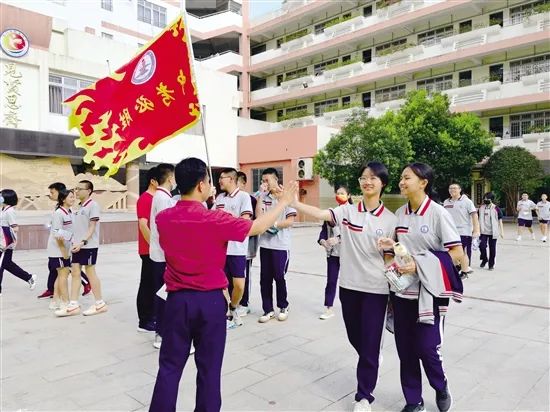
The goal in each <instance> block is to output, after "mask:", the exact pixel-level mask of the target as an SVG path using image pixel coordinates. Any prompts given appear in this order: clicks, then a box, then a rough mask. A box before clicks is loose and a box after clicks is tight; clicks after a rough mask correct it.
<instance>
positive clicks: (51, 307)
mask: <svg viewBox="0 0 550 412" xmlns="http://www.w3.org/2000/svg"><path fill="white" fill-rule="evenodd" d="M59 308H60V307H59V302H58V301H56V300H53V299H52V301H51V302H50V304H49V306H48V309H49V310H58V309H59Z"/></svg>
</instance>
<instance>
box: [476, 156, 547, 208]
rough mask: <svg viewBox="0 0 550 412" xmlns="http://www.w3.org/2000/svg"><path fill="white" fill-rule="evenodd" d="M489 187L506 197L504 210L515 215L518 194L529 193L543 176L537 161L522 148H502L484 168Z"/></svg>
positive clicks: (535, 187) (537, 185)
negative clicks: (489, 181) (521, 192)
mask: <svg viewBox="0 0 550 412" xmlns="http://www.w3.org/2000/svg"><path fill="white" fill-rule="evenodd" d="M485 172H486V175H487V177H488V178H489V179H490V180H491V186H492V187H493V188H494V189H496V190H500V191H501V192H502V193H504V195H505V196H506V206H507V207H506V210H507V211H509V212H513V213H515V210H516V208H515V206H516V203H517V201H518V199H519V192H520V191H526V192H527V193H531V192H532V191H533V190H535V189H537V188H538V187H539V185H540V183H541V180H542V178H543V176H544V171H543V169H542V166H541V164H540V162H539V160H538V159H537V158H536V157H535V156H533V155H532V154H531V153H529V151H528V150H526V149H524V148H523V147H515V146H512V147H504V148H502V149H500V150H498V151H496V152H495V153H493V155H492V156H491V157H490V158H489V160H488V162H487V165H486V166H485Z"/></svg>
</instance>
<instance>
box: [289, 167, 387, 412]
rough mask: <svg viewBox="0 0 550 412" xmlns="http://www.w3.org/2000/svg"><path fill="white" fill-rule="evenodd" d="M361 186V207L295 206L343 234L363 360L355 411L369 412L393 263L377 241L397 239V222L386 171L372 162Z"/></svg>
mask: <svg viewBox="0 0 550 412" xmlns="http://www.w3.org/2000/svg"><path fill="white" fill-rule="evenodd" d="M358 180H359V185H360V187H361V192H362V193H363V199H362V200H361V201H360V202H359V203H358V204H357V205H354V204H349V203H347V204H344V205H341V206H338V207H335V208H332V209H328V210H321V209H319V208H317V207H314V206H309V205H306V204H303V203H300V202H298V201H296V202H295V203H293V206H294V207H295V209H296V210H297V211H298V212H300V213H304V214H307V215H309V216H312V217H314V218H316V219H319V220H323V221H325V222H329V224H331V225H333V226H334V227H335V228H337V229H338V230H339V231H340V275H339V279H340V302H341V303H342V315H343V318H344V324H345V326H346V332H347V335H348V339H349V341H350V343H351V345H352V346H353V347H354V349H355V350H356V352H357V354H358V355H359V361H358V363H357V392H356V394H355V401H356V403H355V406H354V411H370V410H371V409H370V404H371V403H372V402H374V396H373V395H372V393H373V392H374V389H375V387H376V383H377V380H378V368H379V357H380V348H381V343H382V336H383V334H384V325H385V323H386V308H387V305H388V298H389V293H390V288H389V286H388V281H387V280H386V277H385V276H384V270H385V264H386V263H389V261H391V258H392V257H391V254H390V253H389V252H382V251H380V250H379V249H378V240H379V239H380V238H384V237H386V238H393V236H394V233H395V227H396V225H397V219H396V217H395V215H394V214H393V213H392V212H390V211H389V210H388V209H387V208H386V207H385V206H384V204H383V203H382V202H381V200H380V197H381V195H382V192H383V190H384V187H386V185H387V184H388V181H389V175H388V170H387V168H386V166H384V165H383V164H382V163H379V162H370V163H368V164H367V165H366V166H364V167H363V169H362V170H361V173H360V175H359V178H358Z"/></svg>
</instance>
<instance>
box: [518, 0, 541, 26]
mask: <svg viewBox="0 0 550 412" xmlns="http://www.w3.org/2000/svg"><path fill="white" fill-rule="evenodd" d="M548 3H550V0H539V1H535V2H533V3H528V4H524V5H522V6H518V7H512V8H511V9H510V24H517V23H522V22H523V19H524V18H525V17H528V16H530V15H531V14H533V11H536V8H538V7H539V6H543V5H544V4H548Z"/></svg>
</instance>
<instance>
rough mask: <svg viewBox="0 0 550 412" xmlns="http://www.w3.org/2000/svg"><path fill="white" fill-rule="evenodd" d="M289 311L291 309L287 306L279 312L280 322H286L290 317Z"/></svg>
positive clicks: (278, 318)
mask: <svg viewBox="0 0 550 412" xmlns="http://www.w3.org/2000/svg"><path fill="white" fill-rule="evenodd" d="M288 311H289V307H288V306H287V307H286V308H283V309H281V310H280V312H279V315H278V316H277V320H279V321H280V322H284V321H285V320H287V319H288Z"/></svg>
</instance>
